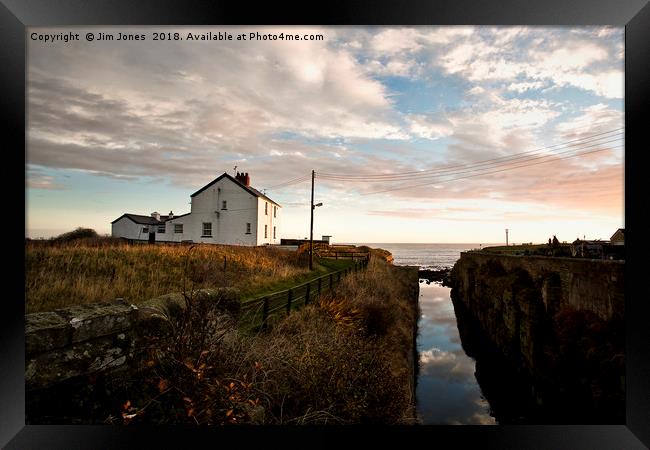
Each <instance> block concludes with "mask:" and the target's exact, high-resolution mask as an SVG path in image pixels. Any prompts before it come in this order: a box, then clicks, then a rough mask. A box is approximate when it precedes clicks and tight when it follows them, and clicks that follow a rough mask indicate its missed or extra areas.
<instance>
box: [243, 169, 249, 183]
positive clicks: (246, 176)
mask: <svg viewBox="0 0 650 450" xmlns="http://www.w3.org/2000/svg"><path fill="white" fill-rule="evenodd" d="M243 175H244V176H243V179H244V180H243V181H244V184H245V185H246V186H250V185H251V177H249V176H248V172H246V174H243Z"/></svg>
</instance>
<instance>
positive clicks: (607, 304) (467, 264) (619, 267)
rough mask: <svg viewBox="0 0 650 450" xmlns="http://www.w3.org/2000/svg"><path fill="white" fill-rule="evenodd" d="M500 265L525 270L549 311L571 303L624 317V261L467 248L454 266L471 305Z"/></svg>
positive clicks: (457, 284) (606, 317)
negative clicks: (468, 250)
mask: <svg viewBox="0 0 650 450" xmlns="http://www.w3.org/2000/svg"><path fill="white" fill-rule="evenodd" d="M497 266H500V267H501V269H503V273H506V272H507V273H513V272H515V271H524V272H526V274H527V275H528V277H530V280H531V282H532V285H531V286H530V287H534V288H535V289H537V290H538V291H539V293H540V294H541V300H542V304H543V306H544V310H545V311H546V312H548V313H550V314H554V313H555V312H557V311H559V310H560V309H561V308H562V307H565V306H571V307H573V308H575V309H578V310H586V311H591V312H593V313H595V314H597V315H598V316H599V317H600V318H602V319H604V320H610V319H613V318H616V317H618V318H622V317H623V314H624V305H625V299H624V294H623V286H624V272H625V262H624V261H607V260H594V259H581V258H558V257H547V256H515V255H495V254H489V253H483V252H464V253H461V257H460V260H459V261H458V263H457V264H456V266H455V268H454V270H455V281H454V287H456V288H457V289H458V290H459V294H460V297H461V298H465V299H467V302H468V306H469V304H470V303H471V302H473V301H475V299H477V298H478V297H480V294H481V291H482V288H484V287H489V282H490V280H489V275H490V274H491V273H490V272H491V271H490V267H492V268H493V269H494V270H492V272H494V271H495V270H496V272H499V268H498V267H497ZM485 275H488V276H487V277H486V276H485ZM492 275H497V273H492Z"/></svg>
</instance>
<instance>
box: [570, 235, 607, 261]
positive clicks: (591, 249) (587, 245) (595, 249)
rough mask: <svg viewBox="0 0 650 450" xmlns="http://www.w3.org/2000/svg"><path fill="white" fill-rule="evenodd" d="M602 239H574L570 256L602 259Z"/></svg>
mask: <svg viewBox="0 0 650 450" xmlns="http://www.w3.org/2000/svg"><path fill="white" fill-rule="evenodd" d="M603 243H604V241H601V240H596V241H585V240H580V239H576V240H575V241H573V243H572V244H571V256H573V257H574V258H591V259H602V257H603Z"/></svg>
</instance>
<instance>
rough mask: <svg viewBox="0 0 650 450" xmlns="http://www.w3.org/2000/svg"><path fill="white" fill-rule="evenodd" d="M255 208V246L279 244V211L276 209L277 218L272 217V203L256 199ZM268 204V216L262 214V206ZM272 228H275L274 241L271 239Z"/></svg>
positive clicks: (260, 198)
mask: <svg viewBox="0 0 650 450" xmlns="http://www.w3.org/2000/svg"><path fill="white" fill-rule="evenodd" d="M257 201H258V207H257V224H258V226H257V236H258V237H257V245H265V244H277V243H279V242H280V226H279V224H280V210H281V209H282V208H280V207H278V211H277V217H273V207H274V206H275V205H274V204H273V203H271V202H269V201H267V200H265V199H263V198H262V197H258V199H257ZM265 204H268V205H269V206H268V214H265V213H264V205H265ZM264 225H266V226H267V235H266V238H264ZM273 227H276V231H275V239H273Z"/></svg>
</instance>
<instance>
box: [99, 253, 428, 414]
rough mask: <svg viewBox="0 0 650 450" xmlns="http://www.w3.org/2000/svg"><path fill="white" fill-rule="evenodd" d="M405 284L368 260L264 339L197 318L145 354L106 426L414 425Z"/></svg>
mask: <svg viewBox="0 0 650 450" xmlns="http://www.w3.org/2000/svg"><path fill="white" fill-rule="evenodd" d="M413 275H415V274H413ZM411 278H413V279H414V280H417V275H415V276H414V277H411ZM410 281H413V280H410ZM413 286H417V282H416V283H415V285H413V283H412V282H411V283H409V280H408V278H407V277H404V274H403V273H402V271H401V270H400V268H397V267H392V266H391V265H390V264H388V263H387V262H386V261H384V260H382V259H381V258H375V259H371V262H370V264H369V266H368V269H367V270H366V271H364V272H358V273H353V274H350V275H348V276H346V277H345V278H344V279H343V280H342V281H341V283H340V284H339V285H338V287H337V289H336V291H335V292H334V293H332V295H327V296H324V297H323V298H321V300H320V301H319V302H318V303H314V304H310V305H308V306H306V307H303V308H301V309H300V310H298V311H296V312H294V313H292V314H291V315H290V316H288V317H285V318H284V319H282V320H281V321H279V322H278V323H277V324H276V325H275V326H274V327H273V328H272V329H271V330H270V331H269V332H267V333H260V334H256V335H249V334H246V333H242V332H240V330H239V328H238V326H237V324H236V323H230V324H228V323H229V322H228V321H224V320H221V321H219V320H214V318H210V317H209V316H208V315H206V314H205V313H198V314H197V315H196V317H193V318H188V320H185V322H184V323H186V324H190V326H191V328H190V329H186V330H185V331H184V332H183V333H184V334H183V333H182V334H181V335H179V336H174V337H173V338H172V341H173V342H175V343H177V345H175V346H172V347H168V346H162V347H161V348H159V349H157V350H156V351H155V352H154V353H153V354H154V355H155V356H153V357H152V369H151V370H150V371H149V373H148V374H147V375H146V376H145V377H144V378H142V379H138V382H137V386H136V387H135V388H134V389H131V390H129V391H128V394H125V395H128V397H123V398H121V399H120V402H119V404H120V405H121V406H119V407H118V408H117V409H114V410H113V411H112V413H111V415H110V416H109V417H108V418H107V419H106V421H107V422H109V423H156V424H201V425H204V424H205V425H223V424H240V423H245V424H290V425H301V424H304V425H323V424H364V423H373V424H399V423H412V422H413V404H414V399H413V397H412V392H413V391H412V389H413V384H412V383H413V381H412V380H413V379H412V376H413V372H412V370H413V360H412V352H413V348H412V345H413V329H414V325H415V321H416V320H417V311H416V308H417V306H416V301H415V299H416V298H417V295H414V292H413V290H412V289H413ZM211 323H212V324H214V323H220V324H222V325H218V326H215V327H214V328H213V326H211V325H210V324H211ZM223 324H228V325H226V326H223ZM202 336H204V337H202ZM188 337H189V338H188ZM204 341H205V342H206V345H204V346H200V345H190V344H191V343H196V342H204ZM178 343H181V344H182V343H188V344H187V345H186V344H183V345H178Z"/></svg>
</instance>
